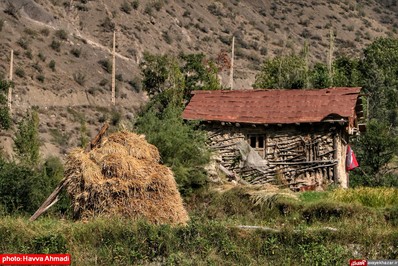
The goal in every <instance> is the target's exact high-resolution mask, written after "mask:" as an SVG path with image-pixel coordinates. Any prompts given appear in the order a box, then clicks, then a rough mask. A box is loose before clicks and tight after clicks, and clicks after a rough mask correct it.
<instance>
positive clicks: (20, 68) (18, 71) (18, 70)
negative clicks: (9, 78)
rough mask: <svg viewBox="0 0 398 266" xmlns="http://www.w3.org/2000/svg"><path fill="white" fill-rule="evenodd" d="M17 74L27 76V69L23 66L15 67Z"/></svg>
mask: <svg viewBox="0 0 398 266" xmlns="http://www.w3.org/2000/svg"><path fill="white" fill-rule="evenodd" d="M15 75H17V76H18V77H20V78H24V77H25V70H24V69H23V68H22V67H17V68H16V69H15Z"/></svg>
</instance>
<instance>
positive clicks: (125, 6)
mask: <svg viewBox="0 0 398 266" xmlns="http://www.w3.org/2000/svg"><path fill="white" fill-rule="evenodd" d="M120 10H122V11H123V12H124V13H126V14H130V13H131V5H130V4H129V3H127V2H123V3H122V5H121V6H120Z"/></svg>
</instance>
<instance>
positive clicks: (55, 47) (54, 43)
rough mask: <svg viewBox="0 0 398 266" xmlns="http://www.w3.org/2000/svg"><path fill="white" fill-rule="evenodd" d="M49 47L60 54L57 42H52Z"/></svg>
mask: <svg viewBox="0 0 398 266" xmlns="http://www.w3.org/2000/svg"><path fill="white" fill-rule="evenodd" d="M50 47H51V48H52V49H53V50H54V51H56V52H60V51H61V42H60V41H57V40H52V42H51V44H50Z"/></svg>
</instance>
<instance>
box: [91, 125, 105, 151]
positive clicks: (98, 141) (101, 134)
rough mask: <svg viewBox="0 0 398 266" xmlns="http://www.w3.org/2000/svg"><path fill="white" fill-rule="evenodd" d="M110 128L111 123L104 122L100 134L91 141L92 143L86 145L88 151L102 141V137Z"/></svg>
mask: <svg viewBox="0 0 398 266" xmlns="http://www.w3.org/2000/svg"><path fill="white" fill-rule="evenodd" d="M108 128H109V124H108V123H104V125H103V126H102V127H101V129H100V131H99V132H98V134H97V135H96V136H95V137H94V138H93V139H92V140H91V141H90V144H89V145H88V146H87V147H86V152H89V151H90V150H92V149H94V147H95V146H97V145H98V144H99V143H100V142H101V139H102V137H103V136H104V135H105V133H106V131H107V130H108Z"/></svg>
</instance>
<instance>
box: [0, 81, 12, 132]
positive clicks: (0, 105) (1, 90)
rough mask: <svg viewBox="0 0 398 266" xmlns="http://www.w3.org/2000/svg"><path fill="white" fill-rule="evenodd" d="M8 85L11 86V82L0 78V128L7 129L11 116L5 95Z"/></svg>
mask: <svg viewBox="0 0 398 266" xmlns="http://www.w3.org/2000/svg"><path fill="white" fill-rule="evenodd" d="M10 86H13V83H12V82H8V81H6V80H2V79H1V78H0V128H2V129H9V128H10V126H11V116H10V113H9V109H8V106H7V97H6V95H7V94H8V90H9V88H10Z"/></svg>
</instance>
